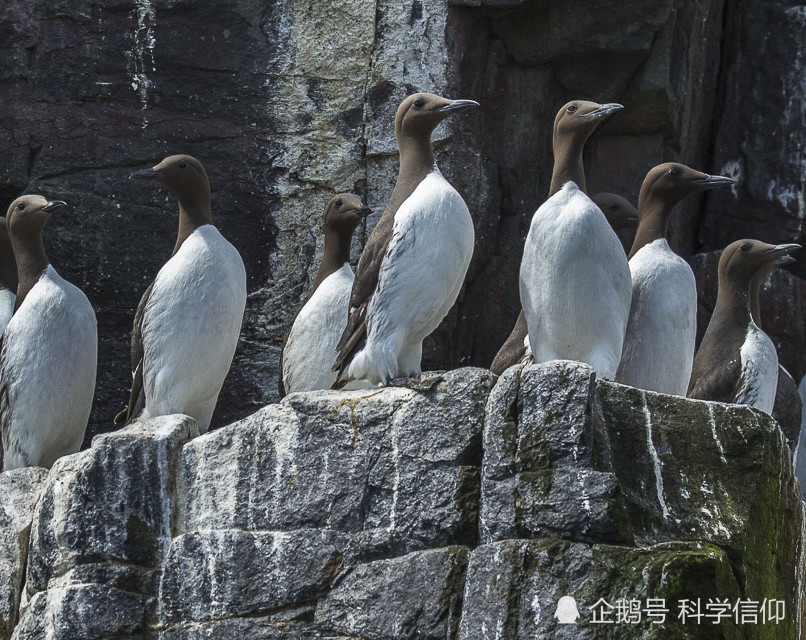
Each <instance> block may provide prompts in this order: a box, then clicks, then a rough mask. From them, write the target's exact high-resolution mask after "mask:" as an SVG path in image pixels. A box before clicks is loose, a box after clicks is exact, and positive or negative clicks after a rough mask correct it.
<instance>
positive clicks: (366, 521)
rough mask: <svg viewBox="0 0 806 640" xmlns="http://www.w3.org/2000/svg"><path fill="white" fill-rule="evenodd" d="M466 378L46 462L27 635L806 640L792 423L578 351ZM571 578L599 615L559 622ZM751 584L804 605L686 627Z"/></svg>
mask: <svg viewBox="0 0 806 640" xmlns="http://www.w3.org/2000/svg"><path fill="white" fill-rule="evenodd" d="M442 376H443V379H442V381H441V382H439V383H438V384H437V385H435V386H434V387H433V388H432V389H431V390H430V391H428V392H417V391H414V390H411V389H405V388H386V389H367V390H361V391H344V392H312V393H301V394H291V395H290V396H288V397H287V398H286V399H284V400H283V402H281V403H279V404H275V405H270V406H267V407H265V408H264V409H262V410H260V411H259V412H257V413H255V414H253V415H252V416H250V417H248V418H245V419H243V420H241V421H239V422H237V423H234V424H232V425H229V426H228V427H225V428H223V429H219V430H217V431H213V432H210V433H207V434H205V435H203V436H200V437H194V436H198V432H197V429H196V424H195V422H193V421H192V420H190V419H189V418H186V417H184V416H168V417H165V418H161V419H159V420H153V421H149V422H145V423H136V424H134V425H132V426H130V427H127V428H126V429H124V430H121V431H119V432H117V433H114V434H106V435H102V436H98V437H96V438H95V440H94V441H93V445H92V447H91V448H90V449H89V450H87V451H83V452H80V453H77V454H75V455H72V456H68V457H65V458H62V459H61V460H60V461H58V462H57V464H56V465H55V466H54V467H53V469H52V470H51V471H50V473H49V475H47V478H44V472H43V471H39V472H30V473H31V474H32V475H36V473H38V474H39V477H40V478H41V479H42V482H43V485H44V487H43V489H42V493H41V497H40V499H39V500H38V502H37V503H36V507H35V509H34V506H33V503H34V500H33V499H31V500H30V501H29V502H30V504H29V505H28V506H27V513H28V514H29V515H30V514H31V511H32V510H33V524H32V525H31V530H30V537H29V538H26V540H29V541H30V542H29V543H28V544H29V553H28V560H27V571H26V584H25V588H24V591H23V597H22V602H21V612H20V616H19V622H18V624H17V626H16V628H15V629H14V632H13V635H12V637H13V638H14V640H33V639H34V638H41V637H48V638H54V639H55V640H90V639H92V640H94V639H98V640H101V639H106V638H155V637H162V638H168V639H170V640H191V639H193V640H195V639H199V638H215V639H220V640H225V639H227V640H229V639H230V638H236V637H249V638H255V639H256V640H262V639H268V640H280V639H291V638H294V639H305V640H325V639H330V640H333V639H338V640H348V639H351V640H355V639H360V640H390V639H395V640H404V639H409V638H411V639H414V638H428V639H432V638H433V639H434V640H436V639H445V640H449V639H450V640H455V639H456V638H463V639H468V640H470V639H474V640H475V639H476V638H480V639H485V638H491V639H492V638H498V639H503V638H507V639H516V638H517V639H523V640H526V639H529V640H531V639H532V638H535V637H544V636H545V637H557V638H572V637H574V638H577V637H579V638H619V640H630V639H632V638H636V639H637V638H651V639H655V638H657V639H658V640H661V639H663V640H665V639H666V638H671V637H674V638H676V639H679V640H694V639H695V638H697V639H699V638H712V637H713V638H730V639H734V638H735V639H737V640H738V638H742V639H744V640H747V639H751V640H759V639H762V638H763V639H764V640H767V639H769V640H772V639H773V638H775V639H778V638H784V637H785V638H800V637H801V635H800V626H799V623H798V621H799V620H802V619H806V618H804V611H803V603H804V602H805V601H804V599H803V596H804V595H806V592H804V590H805V589H806V587H804V581H803V577H804V573H806V554H804V543H805V542H806V519H805V518H804V512H803V509H804V505H803V503H802V502H801V500H800V494H799V492H798V490H797V488H796V480H795V478H794V476H793V471H792V463H791V456H790V453H789V449H788V447H787V446H786V444H785V441H784V438H783V435H782V433H781V431H780V429H779V428H778V426H777V425H776V424H775V423H774V422H773V421H772V420H771V419H770V418H769V417H768V416H765V415H763V414H760V413H758V412H756V411H754V410H751V409H748V408H746V407H739V406H734V405H722V404H713V403H706V402H700V401H692V400H686V399H684V398H675V397H672V396H663V395H659V394H654V393H644V392H642V391H640V390H636V389H632V388H630V387H624V386H622V385H618V384H615V383H610V382H596V381H595V379H594V376H593V373H592V371H591V369H590V368H589V367H587V366H585V365H581V364H578V363H570V362H552V363H547V364H544V365H536V366H529V367H522V366H518V367H513V368H511V369H510V370H509V371H507V372H506V373H505V374H504V376H502V377H501V378H500V379H499V380H498V382H497V384H495V385H494V386H493V382H494V380H493V376H492V375H491V374H490V373H489V371H486V370H482V369H472V368H466V369H460V370H457V371H452V372H449V373H445V374H442ZM9 478H12V479H13V476H12V475H10V474H9V475H5V474H4V475H3V476H2V477H0V487H3V486H6V484H7V483H10V482H11V480H9ZM34 493H35V492H34ZM0 524H2V525H3V526H2V528H0V540H5V539H8V538H11V537H13V535H15V533H14V532H15V531H19V527H17V525H16V524H14V523H10V524H9V523H6V522H4V521H0ZM15 527H16V528H15ZM15 584H17V583H15ZM13 586H14V585H12V587H13ZM17 588H19V587H17ZM563 595H573V596H574V597H575V598H576V599H577V603H578V606H579V608H580V613H581V614H582V617H581V619H580V620H579V621H578V625H577V627H576V628H570V627H559V626H557V627H555V625H556V621H555V620H554V617H553V616H554V609H555V608H556V604H557V601H558V600H559V598H560V597H561V596H563ZM740 595H741V597H744V598H752V599H758V600H761V599H763V598H775V599H781V600H784V601H785V603H786V610H787V612H788V614H787V617H786V618H785V620H784V621H783V622H782V623H781V624H780V625H778V626H775V627H763V626H759V627H758V630H749V628H748V627H745V628H744V629H743V630H740V631H742V633H744V632H746V633H744V635H742V633H737V631H736V629H734V628H733V626H731V625H728V624H726V625H722V626H719V627H718V628H715V629H714V630H713V633H712V631H711V630H710V627H709V631H707V632H706V631H704V630H703V627H702V626H699V627H697V626H694V625H691V624H689V625H687V626H684V625H681V624H680V623H679V622H678V621H677V618H676V613H677V612H676V611H675V610H674V607H676V606H677V601H678V600H679V599H682V598H688V599H696V598H702V599H703V600H704V601H705V600H707V599H708V598H714V597H719V598H721V599H723V600H724V599H726V598H727V599H730V600H733V601H735V600H736V599H737V598H739V597H740ZM12 597H13V594H12ZM600 597H602V598H605V600H607V601H608V602H611V603H612V602H615V601H616V600H618V599H620V598H627V599H635V598H648V597H649V598H665V599H666V600H667V601H668V602H669V607H670V610H671V612H670V614H669V622H668V624H667V626H665V627H664V628H663V630H662V631H661V630H658V629H655V628H654V627H652V626H650V624H649V622H650V621H648V620H646V619H645V620H644V623H643V626H641V625H637V626H624V625H621V626H619V627H613V629H614V631H613V632H612V633H613V634H617V635H612V634H611V635H607V633H603V632H600V631H597V629H596V628H594V627H593V625H591V624H590V622H591V611H590V609H588V607H591V606H593V605H594V604H595V603H596V601H597V600H598V598H600ZM12 604H13V603H12ZM5 615H6V616H7V617H6V619H8V620H13V619H14V618H15V616H16V608H15V607H12V611H11V613H10V614H5ZM608 633H610V632H608ZM702 633H705V635H702ZM709 633H710V634H711V635H708V634H709ZM552 634H553V635H552ZM664 634H666V635H664ZM669 634H672V635H669ZM6 637H8V634H6Z"/></svg>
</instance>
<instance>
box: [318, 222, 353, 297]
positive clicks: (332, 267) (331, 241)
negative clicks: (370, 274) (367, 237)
mask: <svg viewBox="0 0 806 640" xmlns="http://www.w3.org/2000/svg"><path fill="white" fill-rule="evenodd" d="M352 237H353V234H352V231H347V230H341V229H328V230H326V231H325V253H324V256H322V264H321V265H319V271H317V273H316V278H315V279H314V281H313V287H312V289H311V294H313V292H314V291H316V289H317V287H318V286H319V285H320V284H322V282H323V281H324V279H325V278H327V277H328V276H329V275H330V274H332V273H335V272H336V271H338V270H339V269H341V268H342V267H343V266H344V265H345V264H346V263H348V262H350V242H351V241H352Z"/></svg>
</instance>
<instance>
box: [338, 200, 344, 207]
mask: <svg viewBox="0 0 806 640" xmlns="http://www.w3.org/2000/svg"><path fill="white" fill-rule="evenodd" d="M343 204H344V203H343V202H342V201H341V200H336V206H337V207H341V205H343Z"/></svg>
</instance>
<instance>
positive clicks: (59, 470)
mask: <svg viewBox="0 0 806 640" xmlns="http://www.w3.org/2000/svg"><path fill="white" fill-rule="evenodd" d="M198 434H199V432H198V427H197V425H196V422H195V421H194V420H193V419H191V418H188V417H187V416H164V417H162V418H156V419H153V420H148V421H146V422H138V423H135V424H133V425H131V426H129V427H126V428H125V429H122V430H120V431H117V432H115V433H110V434H104V435H101V436H98V437H96V438H95V439H94V441H93V445H92V447H91V448H90V449H88V450H86V451H82V452H80V453H77V454H75V455H72V456H66V457H64V458H60V459H59V460H57V461H56V464H54V465H53V468H52V469H51V470H50V473H49V475H48V478H47V481H46V483H45V486H44V489H43V491H42V496H41V498H40V500H39V503H38V505H37V507H36V511H35V512H34V519H33V525H32V527H31V535H30V549H29V553H28V566H27V574H26V585H25V592H24V594H23V599H22V608H21V612H20V622H19V625H18V627H17V629H16V630H15V633H14V636H13V637H14V638H15V639H16V640H22V639H24V638H34V637H37V634H38V633H39V630H40V629H41V628H42V625H52V626H53V629H52V631H53V633H54V634H55V637H56V638H59V639H62V638H65V639H66V638H76V639H78V638H86V639H90V638H105V637H109V636H114V635H116V634H134V633H141V632H142V631H143V630H144V625H145V618H146V617H147V615H153V611H151V610H150V607H151V606H153V602H149V600H148V598H149V597H150V596H151V595H152V594H153V592H154V584H155V581H156V580H157V579H158V577H159V573H160V567H161V565H162V563H163V558H164V555H165V552H166V548H167V545H168V544H169V543H170V541H171V531H172V519H173V512H174V505H173V497H172V496H173V495H174V494H175V473H174V470H175V466H176V457H177V456H178V455H179V452H180V449H181V446H182V444H183V443H184V442H186V441H188V440H189V439H190V438H192V437H194V436H198ZM146 610H149V612H148V614H146ZM104 611H108V615H104V614H103V612H104Z"/></svg>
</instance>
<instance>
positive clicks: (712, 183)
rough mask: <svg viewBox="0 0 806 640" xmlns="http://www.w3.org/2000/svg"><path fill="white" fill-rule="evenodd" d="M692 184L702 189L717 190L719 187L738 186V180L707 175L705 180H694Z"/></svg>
mask: <svg viewBox="0 0 806 640" xmlns="http://www.w3.org/2000/svg"><path fill="white" fill-rule="evenodd" d="M692 183H693V184H696V185H698V186H700V187H702V188H703V189H716V188H718V187H729V186H730V185H732V184H736V180H734V179H733V178H728V177H727V176H708V175H707V176H705V177H704V178H699V179H697V180H692Z"/></svg>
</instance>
